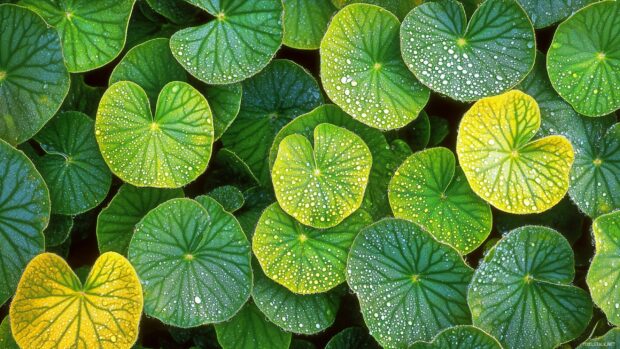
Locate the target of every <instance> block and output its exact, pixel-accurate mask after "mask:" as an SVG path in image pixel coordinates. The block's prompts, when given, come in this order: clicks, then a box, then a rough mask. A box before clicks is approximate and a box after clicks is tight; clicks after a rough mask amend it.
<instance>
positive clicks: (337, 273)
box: [252, 203, 372, 294]
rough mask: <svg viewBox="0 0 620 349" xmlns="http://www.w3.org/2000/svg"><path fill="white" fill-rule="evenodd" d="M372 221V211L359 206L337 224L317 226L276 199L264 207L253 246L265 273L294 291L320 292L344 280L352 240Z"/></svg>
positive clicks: (305, 292) (304, 292) (253, 239)
mask: <svg viewBox="0 0 620 349" xmlns="http://www.w3.org/2000/svg"><path fill="white" fill-rule="evenodd" d="M370 223H372V218H371V217H370V215H369V214H368V213H366V212H364V211H361V210H360V211H357V212H355V213H354V214H353V215H351V216H350V217H348V218H347V219H345V220H344V221H342V222H341V223H340V224H338V225H336V226H335V227H332V228H329V229H324V230H321V229H314V228H312V227H308V226H305V225H302V224H301V223H299V222H297V221H296V220H295V219H294V218H293V217H291V216H289V215H287V214H286V213H285V212H284V211H283V210H282V209H281V208H280V206H279V205H278V204H277V203H276V204H273V205H271V206H269V207H267V209H265V211H263V214H262V215H261V217H260V219H259V221H258V224H257V226H256V230H255V232H254V236H253V238H252V250H253V251H254V254H255V255H256V258H258V261H259V262H260V264H261V267H262V269H263V271H264V272H265V274H266V275H267V276H268V277H269V278H271V279H273V280H274V281H276V282H277V283H279V284H281V285H283V286H285V287H286V288H288V289H289V290H291V291H292V292H294V293H301V294H312V293H321V292H325V291H328V290H330V289H332V288H334V287H336V286H337V285H338V284H340V283H342V282H344V281H345V269H346V264H347V256H348V253H349V249H350V248H351V244H352V243H353V240H354V239H355V236H357V233H358V232H359V231H360V230H361V229H362V228H364V227H365V226H367V225H369V224H370Z"/></svg>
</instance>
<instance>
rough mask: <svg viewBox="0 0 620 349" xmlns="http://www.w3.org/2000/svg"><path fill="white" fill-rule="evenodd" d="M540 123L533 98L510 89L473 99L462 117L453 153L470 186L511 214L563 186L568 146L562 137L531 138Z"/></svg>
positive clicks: (550, 197) (556, 197)
mask: <svg viewBox="0 0 620 349" xmlns="http://www.w3.org/2000/svg"><path fill="white" fill-rule="evenodd" d="M539 127H540V110H539V108H538V105H537V103H536V101H535V100H534V99H533V98H532V97H530V96H529V95H526V94H524V93H523V92H521V91H517V90H515V91H510V92H506V93H504V94H502V95H499V96H495V97H487V98H483V99H481V100H480V101H478V102H476V103H475V104H474V105H473V106H472V107H471V109H469V111H467V113H466V114H465V116H463V119H462V120H461V124H460V126H459V133H458V137H457V140H456V152H457V154H458V157H459V162H460V164H461V166H462V168H463V172H464V173H465V176H466V177H467V180H468V181H469V184H470V185H471V188H472V189H473V191H474V192H475V193H476V194H478V196H480V197H481V198H483V199H484V200H486V201H487V202H489V203H490V204H491V205H493V206H495V207H496V208H498V209H500V210H502V211H506V212H510V213H519V214H524V213H536V212H543V211H546V210H548V209H549V208H551V207H553V206H554V205H555V204H557V203H558V202H559V201H560V200H561V199H562V197H564V195H565V194H566V192H567V190H568V173H569V171H570V168H571V165H572V163H573V159H574V153H573V148H572V146H571V144H570V142H569V141H568V140H567V139H566V138H564V137H563V136H549V137H545V138H541V139H537V140H532V138H533V137H534V135H535V134H536V133H537V132H538V129H539Z"/></svg>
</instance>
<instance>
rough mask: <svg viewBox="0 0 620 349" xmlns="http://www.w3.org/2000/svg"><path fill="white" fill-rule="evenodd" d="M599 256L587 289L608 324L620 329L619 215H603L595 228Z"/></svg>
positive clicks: (589, 274)
mask: <svg viewBox="0 0 620 349" xmlns="http://www.w3.org/2000/svg"><path fill="white" fill-rule="evenodd" d="M592 231H593V232H594V239H595V241H596V254H595V255H594V258H593V259H592V263H591V264H590V270H588V277H587V279H586V281H587V282H588V287H589V288H590V294H591V295H592V300H593V301H594V303H595V304H596V305H597V306H598V307H600V308H601V309H602V310H603V312H604V313H605V315H607V320H608V321H609V322H611V323H612V324H614V325H616V326H618V325H620V294H619V293H618V288H619V287H620V269H618V266H619V265H620V211H615V212H613V213H608V214H606V215H602V216H600V217H598V218H597V219H596V220H594V224H593V225H592Z"/></svg>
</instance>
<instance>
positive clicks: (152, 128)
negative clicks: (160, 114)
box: [150, 122, 159, 132]
mask: <svg viewBox="0 0 620 349" xmlns="http://www.w3.org/2000/svg"><path fill="white" fill-rule="evenodd" d="M150 129H151V132H156V131H159V125H158V124H157V123H156V122H153V123H151V126H150Z"/></svg>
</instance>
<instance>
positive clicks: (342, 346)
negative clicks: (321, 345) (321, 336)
mask: <svg viewBox="0 0 620 349" xmlns="http://www.w3.org/2000/svg"><path fill="white" fill-rule="evenodd" d="M379 348H380V347H379V344H377V342H376V341H375V340H374V339H373V338H372V337H371V336H370V335H369V334H368V331H366V329H363V328H361V327H349V328H345V329H344V330H342V331H340V332H339V333H337V334H336V335H335V336H333V337H332V338H331V339H330V340H329V342H327V344H326V345H325V349H379Z"/></svg>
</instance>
